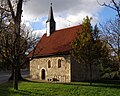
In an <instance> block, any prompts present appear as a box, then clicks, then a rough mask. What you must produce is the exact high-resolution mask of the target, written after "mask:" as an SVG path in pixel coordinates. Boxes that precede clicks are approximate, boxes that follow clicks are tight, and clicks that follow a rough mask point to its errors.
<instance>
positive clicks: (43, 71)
mask: <svg viewBox="0 0 120 96" xmlns="http://www.w3.org/2000/svg"><path fill="white" fill-rule="evenodd" d="M41 78H42V80H45V70H44V69H42V74H41Z"/></svg>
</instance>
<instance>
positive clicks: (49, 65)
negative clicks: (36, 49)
mask: <svg viewBox="0 0 120 96" xmlns="http://www.w3.org/2000/svg"><path fill="white" fill-rule="evenodd" d="M48 68H51V62H50V60H49V61H48Z"/></svg>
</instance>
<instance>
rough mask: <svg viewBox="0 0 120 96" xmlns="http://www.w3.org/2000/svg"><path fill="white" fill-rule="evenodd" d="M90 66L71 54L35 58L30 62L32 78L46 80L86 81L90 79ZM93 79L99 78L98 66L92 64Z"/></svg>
mask: <svg viewBox="0 0 120 96" xmlns="http://www.w3.org/2000/svg"><path fill="white" fill-rule="evenodd" d="M89 73H90V71H89V66H87V65H84V64H78V63H77V62H76V61H75V60H74V59H73V58H72V57H71V56H70V55H60V56H51V57H45V58H35V59H33V60H32V61H31V62H30V76H31V78H32V79H39V80H45V81H59V82H71V81H86V80H89V78H90V77H89ZM92 73H93V76H92V77H93V80H97V79H99V71H98V68H97V66H95V65H94V66H92Z"/></svg>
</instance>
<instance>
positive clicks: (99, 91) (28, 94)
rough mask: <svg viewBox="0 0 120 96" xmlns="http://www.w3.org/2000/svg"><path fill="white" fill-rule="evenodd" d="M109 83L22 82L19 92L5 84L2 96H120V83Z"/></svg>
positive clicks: (2, 87)
mask: <svg viewBox="0 0 120 96" xmlns="http://www.w3.org/2000/svg"><path fill="white" fill-rule="evenodd" d="M107 83H110V84H106V82H102V83H93V85H92V86H90V85H89V83H87V82H72V83H61V84H58V83H40V82H20V83H19V90H18V91H16V90H14V89H13V88H12V84H11V83H5V84H1V85H0V96H120V89H119V88H120V81H119V82H118V81H114V82H109V81H107ZM112 83H114V84H112ZM115 83H116V84H115Z"/></svg>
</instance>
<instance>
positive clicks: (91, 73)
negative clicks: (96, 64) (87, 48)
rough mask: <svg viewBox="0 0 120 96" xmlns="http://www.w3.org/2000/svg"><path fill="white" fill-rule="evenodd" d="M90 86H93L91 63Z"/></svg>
mask: <svg viewBox="0 0 120 96" xmlns="http://www.w3.org/2000/svg"><path fill="white" fill-rule="evenodd" d="M89 65H90V86H91V85H92V64H91V63H90V64H89Z"/></svg>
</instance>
